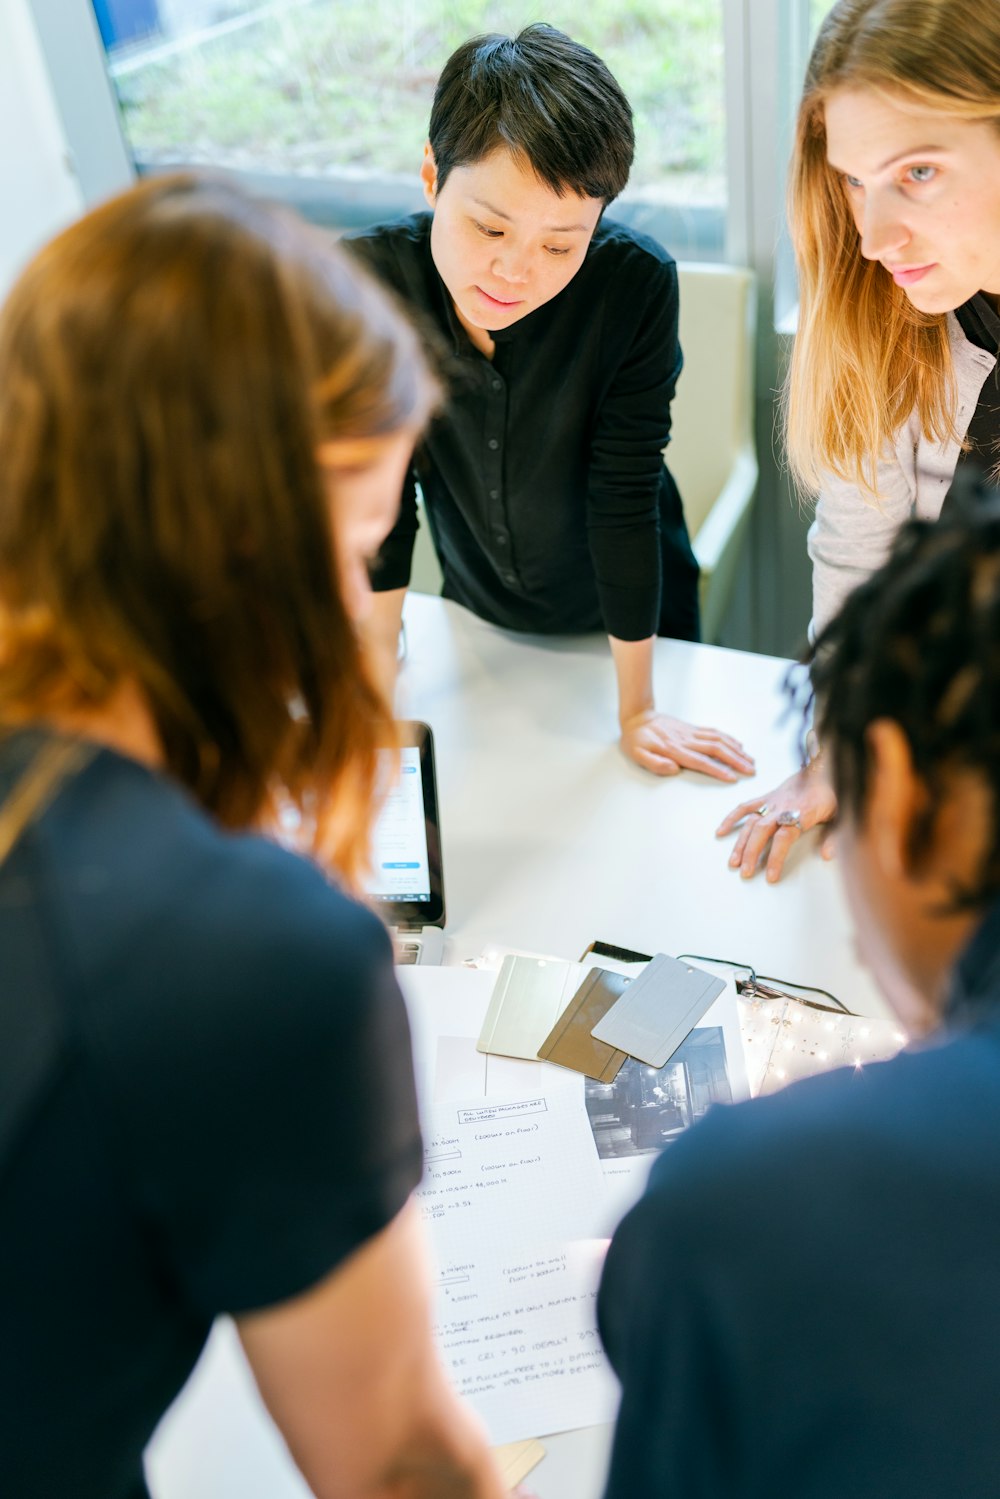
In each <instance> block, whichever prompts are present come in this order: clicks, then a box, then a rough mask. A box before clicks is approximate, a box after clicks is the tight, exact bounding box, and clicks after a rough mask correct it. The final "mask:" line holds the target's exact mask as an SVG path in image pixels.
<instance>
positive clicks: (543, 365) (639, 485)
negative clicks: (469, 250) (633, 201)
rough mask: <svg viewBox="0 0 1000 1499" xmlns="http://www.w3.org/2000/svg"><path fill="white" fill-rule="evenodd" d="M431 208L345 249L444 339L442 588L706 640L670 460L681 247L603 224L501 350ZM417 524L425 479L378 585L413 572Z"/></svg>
mask: <svg viewBox="0 0 1000 1499" xmlns="http://www.w3.org/2000/svg"><path fill="white" fill-rule="evenodd" d="M431 218H432V216H431V214H429V213H422V214H414V215H413V216H412V217H410V218H408V219H403V220H401V221H399V222H398V223H394V224H387V225H383V226H381V227H379V228H375V229H371V230H367V231H364V232H363V233H361V234H359V235H349V236H347V237H346V239H345V243H346V244H347V245H348V248H349V249H351V250H353V251H354V252H355V253H356V254H357V255H359V256H360V257H361V258H362V259H363V260H364V261H365V262H366V263H367V264H369V265H370V266H371V267H372V268H373V269H374V270H375V271H376V272H377V273H378V275H379V276H381V277H382V278H383V279H384V280H385V281H386V282H387V283H388V284H389V285H390V286H392V287H393V288H394V290H395V291H397V292H398V293H399V294H400V295H401V296H402V297H403V298H404V299H405V300H406V301H407V302H408V303H409V305H410V306H411V307H413V308H415V309H417V310H418V311H419V313H420V314H421V315H422V317H423V319H424V320H425V321H426V322H427V323H428V324H429V325H430V327H432V328H433V329H434V330H435V331H436V333H437V334H438V336H439V338H440V339H441V340H443V342H444V345H445V348H446V351H447V353H446V371H445V373H446V379H447V382H448V387H449V388H448V401H447V405H446V409H445V411H444V413H443V414H442V415H441V416H439V417H438V419H437V420H436V421H435V422H434V424H433V426H432V428H431V431H430V433H429V435H428V437H427V439H426V441H425V443H424V444H423V446H422V447H421V449H420V450H419V452H418V453H417V455H416V459H415V469H416V475H417V477H418V478H419V480H420V485H421V488H422V490H423V495H424V502H425V505H426V509H427V515H428V518H429V521H430V526H431V532H432V534H433V537H434V543H435V546H436V548H437V552H438V556H439V558H440V560H441V566H442V570H443V573H444V589H443V592H444V595H445V597H446V598H452V599H456V600H457V601H458V602H459V603H461V604H464V605H465V606H466V607H467V608H469V609H472V610H474V611H475V613H477V614H479V615H481V616H482V618H483V619H487V620H490V621H491V622H492V623H493V624H498V625H503V626H505V627H506V628H508V629H512V630H532V631H536V632H539V633H553V632H575V631H583V630H596V629H600V628H601V627H602V626H603V628H604V629H606V630H607V632H608V633H609V634H610V635H614V636H616V637H617V638H619V639H622V640H642V639H645V638H646V637H647V636H649V635H653V634H655V633H656V632H657V631H659V632H660V633H661V634H670V635H675V636H678V637H680V638H683V639H696V638H697V633H698V598H697V580H698V567H697V563H696V562H695V560H694V556H693V553H692V551H691V546H690V543H689V541H688V536H687V529H686V527H685V524H684V516H683V512H682V509H681V502H680V496H679V495H678V493H677V487H676V485H675V484H674V481H673V479H672V477H671V475H670V473H669V472H668V470H667V469H666V467H665V466H664V463H663V459H662V456H661V454H662V450H663V448H664V447H665V446H666V444H667V441H668V440H669V437H670V402H671V400H672V398H673V394H674V387H675V385H676V383H677V377H678V375H679V374H680V370H681V352H680V345H679V344H678V341H677V308H678V299H677V267H676V266H675V264H674V262H673V260H672V258H671V257H670V255H668V254H667V252H666V250H664V249H663V248H662V246H660V245H658V244H657V243H656V241H655V240H652V239H650V238H648V236H646V235H644V234H638V233H636V232H635V231H633V230H631V229H626V228H625V227H624V226H622V225H620V224H614V223H609V222H605V223H602V224H600V225H599V226H598V228H597V230H596V232H595V234H594V237H593V240H592V241H591V244H590V247H589V249H588V251H587V256H586V259H585V260H584V263H583V265H582V266H581V268H580V270H579V271H578V272H577V274H576V275H575V276H574V277H573V279H572V281H571V282H570V283H569V285H568V286H566V287H565V288H564V289H563V290H562V291H561V292H560V293H559V294H558V296H556V297H553V298H552V300H551V301H550V302H547V303H546V304H545V305H544V306H542V307H539V308H538V309H537V310H536V311H534V312H532V313H530V314H529V315H528V316H527V317H525V318H522V319H521V320H520V322H517V323H515V324H513V326H512V327H510V328H507V329H504V330H502V331H500V332H496V333H493V334H492V335H491V336H492V337H493V339H494V342H495V344H496V350H495V353H494V357H493V359H492V360H489V359H487V358H486V357H485V356H484V355H483V354H482V353H480V352H479V350H478V349H476V348H475V346H474V345H473V343H472V341H471V340H470V338H469V337H468V334H467V333H466V332H465V330H464V328H463V327H462V326H461V324H460V323H459V321H458V318H457V317H456V315H455V311H454V308H453V306H452V302H451V298H450V297H449V295H448V293H447V291H446V289H445V286H444V283H443V282H442V281H441V278H440V276H439V275H438V273H437V271H436V269H435V267H434V262H433V260H432V258H431V250H430V226H431ZM416 529H417V512H416V502H415V496H414V489H413V483H412V479H411V481H410V482H409V483H408V485H407V488H406V490H405V492H404V495H403V503H402V508H401V513H400V517H399V521H398V524H397V525H396V527H395V529H394V531H393V532H392V533H391V534H390V536H389V537H388V539H387V541H386V543H385V546H384V547H383V549H382V553H381V557H380V559H379V563H378V565H377V567H376V570H375V572H374V574H373V584H374V586H375V587H376V588H378V589H390V588H403V587H405V586H406V584H407V583H408V582H409V578H410V559H411V555H412V551H413V541H414V537H415V535H416Z"/></svg>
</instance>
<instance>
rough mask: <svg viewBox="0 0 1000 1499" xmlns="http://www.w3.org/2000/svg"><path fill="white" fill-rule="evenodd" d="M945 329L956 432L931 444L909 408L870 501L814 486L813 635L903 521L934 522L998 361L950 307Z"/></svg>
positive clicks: (876, 562)
mask: <svg viewBox="0 0 1000 1499" xmlns="http://www.w3.org/2000/svg"><path fill="white" fill-rule="evenodd" d="M948 333H949V337H950V340H951V352H952V359H953V361H954V368H955V382H956V388H957V395H958V410H957V412H956V419H955V429H956V433H955V437H954V438H953V439H951V440H950V441H948V442H943V443H942V442H931V441H930V440H929V439H928V438H927V437H925V436H924V435H923V433H922V432H921V431H920V426H919V422H918V420H917V416H916V413H914V414H913V416H911V418H910V420H909V422H907V423H906V425H905V426H904V427H902V428H901V429H900V431H899V433H898V434H897V437H896V443H895V448H894V451H893V453H892V455H891V456H890V455H887V456H886V457H885V458H884V459H883V460H882V461H881V462H880V463H879V465H878V468H877V471H876V473H877V490H878V502H877V503H876V502H875V501H874V500H871V499H869V498H866V497H865V496H864V495H862V493H861V492H860V490H859V489H858V487H857V486H856V485H854V484H847V483H845V482H844V481H843V480H842V479H835V478H833V477H832V476H830V477H828V478H827V482H826V483H825V484H824V486H823V489H822V491H821V492H820V495H819V497H818V499H817V502H816V516H815V519H814V520H813V523H812V525H811V526H810V528H809V538H808V547H809V556H810V557H811V558H812V564H813V618H812V625H811V627H810V634H811V635H813V636H815V635H816V634H818V633H819V632H820V631H821V630H822V629H823V627H824V625H826V624H827V623H828V622H829V620H830V619H832V618H833V616H834V615H835V614H836V613H837V611H838V610H839V608H840V606H841V604H842V603H843V602H844V599H845V598H846V597H847V595H848V594H849V593H850V592H851V591H852V589H854V588H856V587H857V586H858V584H859V583H862V582H864V580H865V578H867V577H868V576H869V574H870V573H873V572H874V571H875V570H876V568H878V567H881V565H882V563H883V562H884V561H885V560H886V558H887V557H888V555H889V550H890V548H891V546H892V542H893V538H894V537H895V535H896V532H897V531H898V530H899V528H900V526H901V525H902V524H903V523H904V521H907V520H910V519H911V518H912V517H914V516H916V517H919V518H920V519H922V520H936V519H937V517H938V516H939V515H940V513H941V506H942V505H943V504H944V500H945V496H946V495H947V493H948V490H949V489H950V488H951V482H952V479H953V478H954V476H955V468H956V465H957V463H958V459H959V454H960V453H961V451H962V440H963V439H964V437H965V434H966V432H967V431H968V427H969V423H970V422H971V421H972V417H973V413H974V412H975V410H976V406H977V405H978V403H979V397H980V393H981V392H982V389H983V386H984V385H985V383H986V380H987V378H988V377H989V375H990V373H991V372H992V371H993V370H994V369H995V368H996V365H997V361H996V359H995V358H994V357H993V355H992V354H988V353H986V351H985V350H983V349H977V348H976V346H975V344H972V343H970V342H969V340H968V339H967V338H966V337H965V334H964V333H963V332H962V330H961V328H960V327H959V324H958V319H957V318H956V317H955V315H954V313H949V314H948Z"/></svg>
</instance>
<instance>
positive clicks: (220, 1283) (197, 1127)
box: [105, 839, 422, 1316]
mask: <svg viewBox="0 0 1000 1499" xmlns="http://www.w3.org/2000/svg"><path fill="white" fill-rule="evenodd" d="M244 850H245V855H246V856H245V858H244V859H243V860H242V862H241V864H240V866H239V867H238V868H237V869H236V870H235V871H234V870H233V868H232V867H231V865H230V864H227V865H226V866H224V868H223V870H222V874H223V875H224V880H220V879H216V880H214V881H212V883H211V885H210V886H208V888H205V886H206V885H208V882H207V880H206V881H204V882H200V881H199V880H198V879H197V878H195V879H194V880H192V881H191V882H189V883H188V885H187V887H186V888H185V890H184V891H183V892H182V893H181V895H180V897H179V900H178V905H179V906H180V905H181V904H184V905H185V906H186V907H188V908H190V907H191V906H196V907H197V908H198V909H199V910H200V913H201V915H200V921H199V923H198V931H196V932H195V933H194V934H192V932H191V930H190V924H189V923H187V924H184V923H178V926H177V929H176V930H177V932H179V933H181V936H180V938H175V939H174V941H173V943H171V942H170V922H169V920H166V921H165V922H164V928H163V930H164V939H163V940H164V950H163V951H162V952H157V951H152V952H150V954H149V962H150V964H151V965H152V968H151V973H152V976H151V980H150V983H151V985H152V986H154V987H155V988H157V989H158V990H162V991H163V1003H161V1002H160V999H159V997H157V998H156V1001H155V1002H153V1003H149V1004H146V1005H145V1006H144V1012H145V1019H144V1022H143V1024H144V1027H145V1030H144V1033H143V1034H142V1035H138V1034H135V1033H132V1032H131V1031H130V1023H129V1020H128V1017H127V1014H125V1013H123V1012H122V1009H121V1007H120V1006H119V1007H118V1008H117V1012H116V1014H115V1015H114V1018H113V1023H114V1027H115V1034H113V1035H111V1034H109V1035H108V1036H106V1038H105V1042H106V1053H105V1065H106V1066H107V1067H108V1068H109V1070H110V1072H111V1076H110V1078H109V1089H108V1091H109V1092H110V1093H112V1094H113V1095H114V1096H116V1097H117V1100H118V1106H119V1110H120V1119H121V1120H122V1121H128V1123H129V1138H128V1139H127V1141H126V1145H125V1149H126V1151H127V1153H128V1159H129V1168H128V1169H129V1171H130V1174H131V1175H132V1177H133V1180H134V1197H135V1199H136V1201H137V1202H138V1204H139V1211H140V1213H141V1215H142V1216H143V1217H144V1219H145V1221H146V1224H147V1227H148V1233H149V1238H150V1241H151V1242H152V1243H154V1244H155V1245H156V1246H157V1252H158V1254H159V1255H160V1256H161V1259H162V1264H163V1273H164V1275H166V1276H168V1277H169V1278H170V1279H171V1280H172V1281H173V1282H175V1284H176V1286H177V1289H178V1292H179V1294H180V1295H181V1297H182V1299H183V1300H186V1301H187V1302H188V1303H189V1304H191V1305H193V1306H194V1307H195V1308H196V1309H197V1310H198V1311H199V1312H202V1313H205V1314H207V1315H209V1316H214V1315H216V1314H217V1313H219V1312H223V1311H226V1312H240V1311H244V1310H247V1309H250V1308H254V1307H261V1306H268V1305H272V1304H274V1303H276V1302H279V1301H282V1300H285V1299H286V1298H288V1297H291V1296H294V1295H297V1294H299V1293H301V1292H303V1291H305V1290H306V1289H307V1288H309V1287H310V1286H312V1285H314V1284H315V1283H317V1282H318V1281H319V1280H321V1279H323V1278H324V1277H325V1276H326V1275H328V1274H329V1273H330V1272H331V1271H332V1270H333V1269H335V1267H336V1266H337V1265H338V1264H339V1263H340V1262H341V1261H342V1260H343V1259H345V1258H346V1256H348V1255H349V1254H350V1253H351V1252H352V1251H353V1250H355V1249H357V1248H358V1247H359V1246H360V1245H361V1244H363V1243H364V1242H365V1240H366V1239H368V1238H370V1237H371V1236H372V1235H374V1234H376V1233H377V1232H379V1230H381V1229H382V1228H384V1227H385V1226H386V1225H387V1224H388V1223H389V1222H390V1221H391V1219H392V1218H393V1217H394V1216H395V1215H396V1213H397V1212H398V1211H399V1210H400V1208H401V1207H402V1206H403V1204H404V1203H405V1202H406V1199H407V1197H408V1195H409V1193H410V1192H411V1190H412V1189H413V1187H414V1186H415V1185H416V1184H417V1182H418V1181H419V1178H420V1174H421V1164H422V1162H421V1143H420V1134H419V1126H418V1122H417V1109H416V1099H415V1091H414V1081H413V1068H412V1061H411V1054H410V1043H409V1030H408V1025H407V1019H406V1013H405V1009H404V1005H403V1000H402V997H401V995H400V993H399V989H398V987H397V985H396V981H395V976H394V971H393V966H392V952H391V946H390V943H389V938H388V935H387V933H386V931H385V929H384V927H383V926H382V924H381V923H380V922H379V921H378V920H377V918H376V917H374V916H373V915H371V914H370V913H368V912H366V911H364V910H362V909H361V908H359V907H358V906H356V905H354V904H353V903H352V902H350V901H348V900H347V899H346V898H345V897H344V896H342V895H340V894H339V893H338V892H336V891H335V890H333V889H332V888H331V887H330V886H329V885H328V884H327V882H326V881H325V879H324V878H323V877H322V876H321V875H320V873H319V872H318V871H317V870H315V869H314V868H312V867H311V866H309V865H308V864H306V863H305V861H303V860H299V859H296V858H295V857H294V856H292V855H289V854H286V853H285V852H284V851H283V850H280V849H277V848H274V847H272V846H271V845H268V844H266V843H265V842H264V841H263V840H257V839H252V840H245V842H244ZM171 947H173V951H172V952H171ZM164 984H169V985H171V986H173V990H174V1004H173V1009H172V1013H171V1012H170V1008H169V1002H168V1000H167V995H166V991H165V990H164V989H163V986H164ZM150 1016H153V1017H156V1016H163V1019H162V1021H160V1022H159V1023H157V1022H156V1021H155V1020H153V1021H151V1020H150ZM136 1121H139V1123H138V1125H137V1124H136Z"/></svg>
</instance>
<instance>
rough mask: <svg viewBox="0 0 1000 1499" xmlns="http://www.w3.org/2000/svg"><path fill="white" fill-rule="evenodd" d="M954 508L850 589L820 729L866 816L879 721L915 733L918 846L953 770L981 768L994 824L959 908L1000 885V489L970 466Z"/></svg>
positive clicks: (823, 666) (828, 635)
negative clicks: (873, 732) (920, 790)
mask: <svg viewBox="0 0 1000 1499" xmlns="http://www.w3.org/2000/svg"><path fill="white" fill-rule="evenodd" d="M957 484H958V490H959V492H958V494H956V496H955V500H956V503H955V507H954V511H953V513H950V514H949V515H948V516H947V517H946V518H942V519H941V520H938V521H936V522H933V523H932V522H929V521H910V522H909V523H908V524H907V525H905V526H904V527H903V528H902V530H901V531H900V533H899V535H898V537H897V539H896V542H895V544H894V546H893V549H892V553H891V555H890V557H889V560H888V562H887V563H886V564H885V565H884V567H881V568H880V569H879V570H878V571H877V572H875V573H874V574H873V575H872V576H871V577H870V578H869V579H868V580H867V581H866V582H865V583H863V584H862V585H861V587H860V588H858V589H856V590H855V592H854V593H852V594H851V595H850V597H849V598H848V599H847V602H846V603H845V604H844V607H843V608H842V610H841V612H840V613H839V614H838V615H837V617H836V618H835V619H834V620H832V621H831V623H830V624H829V625H828V626H827V628H826V629H825V630H824V631H823V633H822V634H821V636H820V637H819V639H818V640H817V641H816V643H815V646H814V647H813V650H812V652H811V656H810V666H811V681H812V692H813V694H814V696H815V703H816V707H817V729H818V731H819V736H820V739H821V740H822V742H823V746H824V750H825V751H826V752H827V753H828V754H829V756H830V760H831V767H832V773H833V784H834V789H835V791H836V793H837V796H838V799H839V800H840V801H841V804H842V805H844V806H849V807H850V808H851V810H852V813H853V815H854V816H855V817H860V816H861V815H862V814H863V812H864V810H865V808H866V806H867V804H868V798H869V792H870V782H871V769H872V767H871V760H870V753H869V747H868V740H867V731H868V728H869V726H870V725H871V724H872V723H873V722H874V721H875V720H876V719H879V718H889V719H892V720H893V721H894V722H895V723H897V724H898V725H899V727H900V728H901V729H902V731H903V733H904V734H905V735H906V738H907V741H908V743H909V746H910V753H911V755H912V757H913V764H914V768H915V770H916V772H917V774H918V775H919V776H920V778H921V780H922V781H923V783H924V785H925V786H926V787H927V789H928V791H929V792H930V796H929V798H928V803H929V805H928V811H927V813H926V815H925V817H924V819H923V821H922V823H921V824H918V826H917V827H916V829H915V831H914V839H913V845H912V851H913V853H914V855H915V856H916V855H918V854H919V853H920V851H921V849H922V848H923V847H926V844H927V842H928V841H929V838H930V834H931V831H932V829H933V826H934V817H935V808H936V805H938V804H939V796H938V793H939V792H940V790H941V789H942V788H943V787H944V785H945V783H946V780H947V778H948V776H949V775H951V774H954V773H955V772H956V771H971V772H974V773H975V774H977V775H979V776H980V777H981V778H982V780H983V783H984V784H985V786H986V787H987V788H988V790H989V791H990V793H991V797H992V804H993V806H992V827H991V828H990V830H989V835H988V837H987V840H986V849H985V853H984V856H983V861H982V864H981V867H980V870H979V872H978V878H977V881H976V883H975V885H974V886H971V887H969V888H964V887H963V888H956V889H955V890H954V892H953V895H954V909H956V910H961V909H974V908H977V907H979V906H982V905H985V904H986V903H987V902H988V901H989V900H991V899H993V898H994V897H995V896H996V895H997V893H998V892H1000V494H998V493H997V491H996V490H991V489H987V487H986V485H985V483H984V482H983V480H982V479H981V478H978V477H977V476H976V475H975V474H974V473H969V472H967V471H965V470H963V473H962V475H961V477H960V478H959V480H958V481H957Z"/></svg>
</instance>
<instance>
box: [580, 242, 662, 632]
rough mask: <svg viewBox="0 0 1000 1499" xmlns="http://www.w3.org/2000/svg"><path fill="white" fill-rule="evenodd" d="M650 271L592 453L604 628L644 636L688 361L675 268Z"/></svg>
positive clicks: (593, 549) (593, 524)
mask: <svg viewBox="0 0 1000 1499" xmlns="http://www.w3.org/2000/svg"><path fill="white" fill-rule="evenodd" d="M647 274H648V287H647V295H646V299H645V305H644V307H643V309H642V311H641V314H640V315H639V317H638V319H637V321H636V325H635V326H636V334H635V337H634V339H633V341H632V344H631V347H630V348H629V349H628V350H627V352H626V353H625V355H624V357H623V358H622V360H621V362H620V364H619V366H618V368H617V370H616V372H615V375H614V378H613V381H612V383H611V385H610V387H609V389H608V391H607V393H606V395H605V397H604V399H603V401H602V402H601V406H600V410H599V412H598V415H597V421H596V425H595V430H594V434H593V439H592V443H591V454H590V483H589V491H588V496H587V530H588V539H589V543H590V553H591V557H592V559H593V563H594V572H595V575H596V578H597V590H598V596H599V598H600V603H601V612H602V615H603V618H604V625H605V628H606V630H607V632H608V634H609V635H612V636H615V637H616V638H617V639H619V640H645V639H646V638H647V637H648V636H650V635H655V634H656V631H657V624H658V621H659V614H660V590H661V587H662V578H661V569H662V564H661V557H660V545H659V508H658V507H659V494H660V483H661V471H662V467H663V456H662V453H663V449H664V448H665V447H666V445H667V443H668V441H669V439H670V403H671V401H672V400H673V395H674V390H675V388H676V385H677V378H678V376H679V374H680V371H681V364H682V360H681V350H680V344H679V342H678V337H677V319H678V305H679V303H678V291H677V267H676V266H675V265H674V263H673V262H672V261H670V262H667V263H665V264H664V263H663V262H660V261H656V260H653V259H652V258H651V257H650V258H649V259H648V273H647ZM612 310H613V304H609V313H610V312H611V311H612ZM615 331H616V330H615V329H614V328H609V329H608V330H607V336H608V337H612V336H614V334H615Z"/></svg>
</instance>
